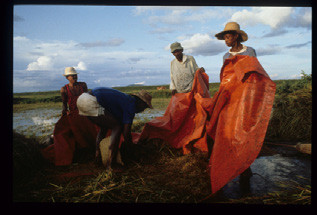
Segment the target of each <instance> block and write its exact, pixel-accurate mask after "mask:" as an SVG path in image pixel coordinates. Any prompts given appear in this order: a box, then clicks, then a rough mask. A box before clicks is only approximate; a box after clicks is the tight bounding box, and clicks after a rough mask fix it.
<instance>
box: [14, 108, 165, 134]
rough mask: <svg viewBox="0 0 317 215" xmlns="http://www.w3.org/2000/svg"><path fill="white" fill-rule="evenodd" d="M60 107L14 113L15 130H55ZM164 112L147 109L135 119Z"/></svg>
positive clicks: (46, 131)
mask: <svg viewBox="0 0 317 215" xmlns="http://www.w3.org/2000/svg"><path fill="white" fill-rule="evenodd" d="M61 112H62V111H61V109H60V108H40V109H32V110H24V111H19V112H14V113H13V130H15V131H16V132H18V133H20V134H23V135H26V136H34V137H41V136H46V135H50V134H52V133H53V131H54V126H55V123H56V122H57V121H58V119H59V118H60V116H61ZM163 114H164V111H162V110H156V109H146V110H145V111H144V112H142V113H138V114H136V115H135V120H142V121H148V120H151V119H153V118H154V117H157V116H161V115H163Z"/></svg>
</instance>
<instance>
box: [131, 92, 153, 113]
mask: <svg viewBox="0 0 317 215" xmlns="http://www.w3.org/2000/svg"><path fill="white" fill-rule="evenodd" d="M132 95H135V96H137V97H139V98H140V99H142V101H144V102H145V103H146V104H147V105H148V106H149V108H151V109H153V106H152V104H151V100H152V96H151V95H150V93H148V92H147V91H145V90H141V91H140V92H138V93H132Z"/></svg>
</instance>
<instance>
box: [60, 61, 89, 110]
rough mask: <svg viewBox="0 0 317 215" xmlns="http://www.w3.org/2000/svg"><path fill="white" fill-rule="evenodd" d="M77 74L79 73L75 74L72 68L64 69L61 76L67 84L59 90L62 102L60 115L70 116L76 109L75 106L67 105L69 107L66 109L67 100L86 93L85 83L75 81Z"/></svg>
mask: <svg viewBox="0 0 317 215" xmlns="http://www.w3.org/2000/svg"><path fill="white" fill-rule="evenodd" d="M78 74H79V73H77V71H76V70H75V68H74V67H66V68H65V71H64V74H63V76H65V78H66V79H67V80H68V81H69V83H68V84H66V85H65V86H63V87H62V88H61V96H62V102H63V106H62V108H63V110H62V115H66V114H70V112H71V111H74V110H75V109H77V107H76V105H73V106H71V105H69V107H67V103H68V100H69V98H70V97H71V96H75V97H78V96H79V95H80V94H82V93H83V92H88V89H87V84H86V83H85V82H78V81H77V80H78V76H77V75H78ZM75 102H76V101H75Z"/></svg>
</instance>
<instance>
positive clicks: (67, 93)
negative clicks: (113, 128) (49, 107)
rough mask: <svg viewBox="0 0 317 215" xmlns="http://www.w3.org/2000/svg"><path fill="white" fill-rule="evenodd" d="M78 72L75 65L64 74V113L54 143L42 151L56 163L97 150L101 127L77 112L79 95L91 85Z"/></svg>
mask: <svg viewBox="0 0 317 215" xmlns="http://www.w3.org/2000/svg"><path fill="white" fill-rule="evenodd" d="M77 75H78V73H77V71H76V70H75V68H74V67H66V68H65V71H64V74H63V76H65V77H66V79H67V80H68V81H69V83H68V84H66V85H65V86H63V87H62V88H61V97H62V116H61V118H60V119H59V120H58V121H57V122H56V124H55V127H54V132H53V140H54V143H53V144H52V145H51V146H49V147H47V148H45V149H44V150H43V151H42V154H43V156H44V158H47V159H48V160H50V161H51V162H53V163H54V164H55V165H56V166H67V165H70V164H71V163H72V162H83V161H87V159H89V158H91V157H93V154H94V151H95V140H96V137H97V134H98V129H99V128H98V127H97V126H96V125H94V124H93V123H91V122H90V121H89V120H88V119H87V118H86V117H83V116H80V115H79V114H78V108H77V104H76V102H77V99H78V97H79V96H80V95H81V94H82V93H85V92H88V89H87V84H86V83H85V82H78V81H77V79H78V76H77ZM91 154H92V156H91Z"/></svg>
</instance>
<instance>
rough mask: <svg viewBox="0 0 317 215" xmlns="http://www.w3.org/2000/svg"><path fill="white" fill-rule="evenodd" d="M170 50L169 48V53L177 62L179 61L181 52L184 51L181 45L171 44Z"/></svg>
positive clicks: (181, 57)
mask: <svg viewBox="0 0 317 215" xmlns="http://www.w3.org/2000/svg"><path fill="white" fill-rule="evenodd" d="M170 48H171V53H172V54H173V55H174V56H175V57H176V58H177V59H178V60H179V61H181V60H182V59H183V51H184V48H183V47H182V46H181V44H180V43H179V42H175V43H172V44H171V46H170Z"/></svg>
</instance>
